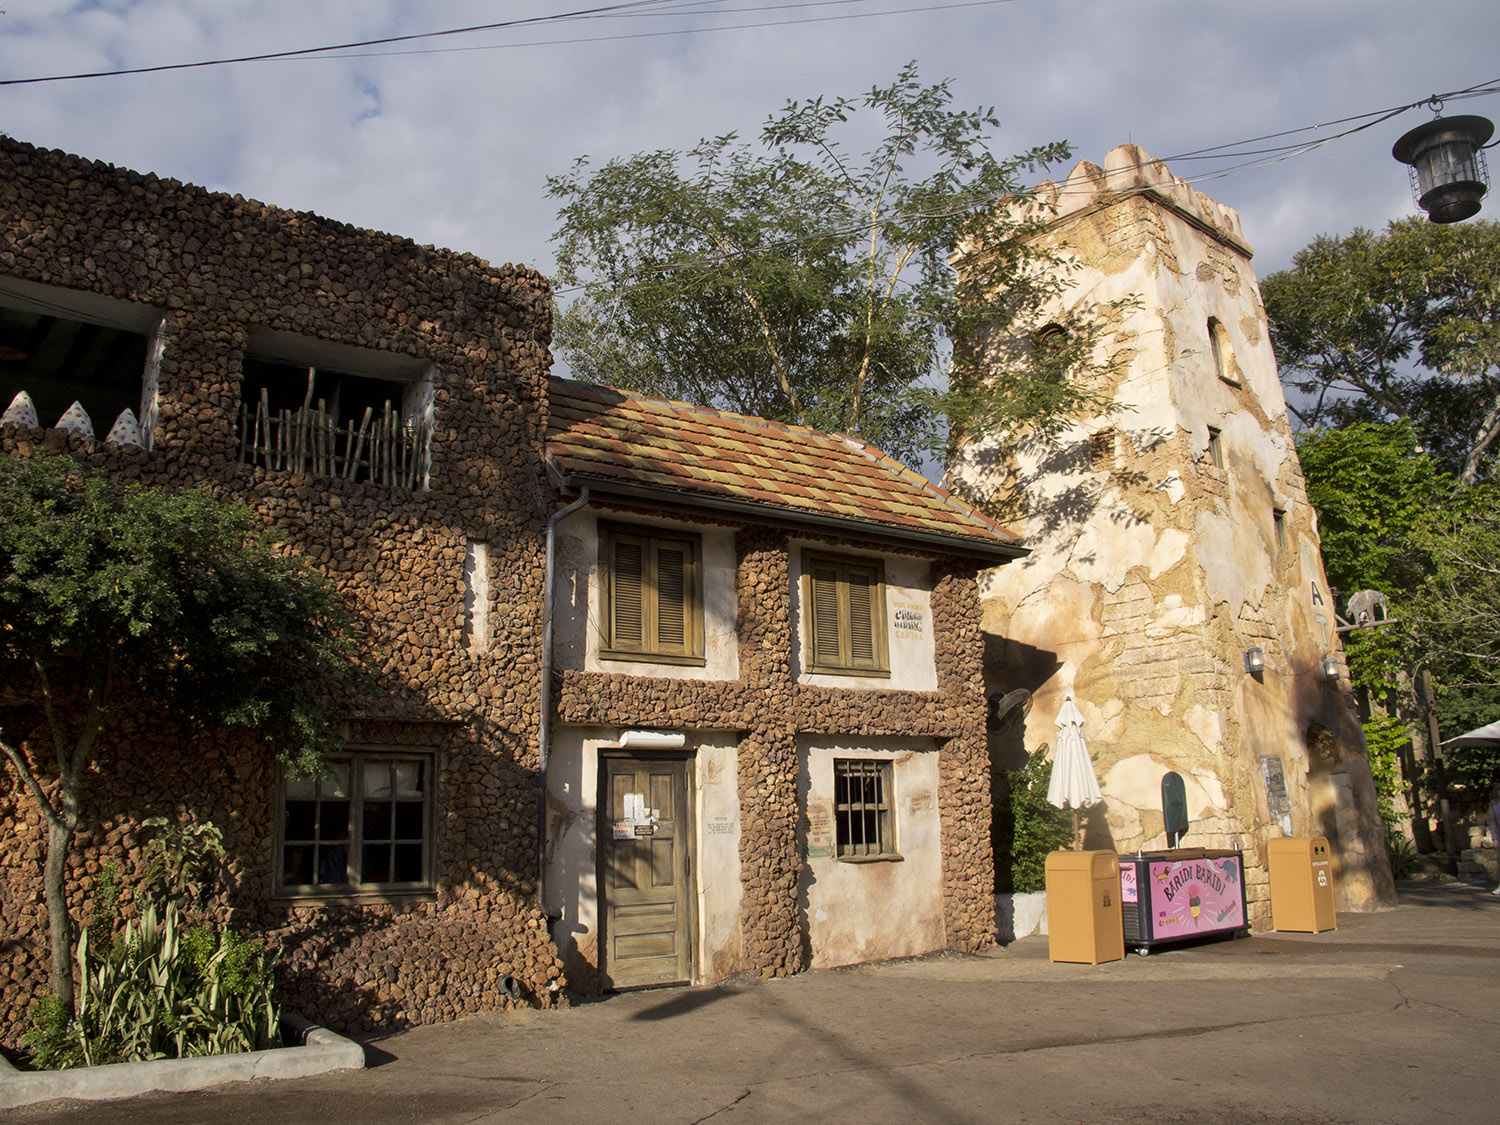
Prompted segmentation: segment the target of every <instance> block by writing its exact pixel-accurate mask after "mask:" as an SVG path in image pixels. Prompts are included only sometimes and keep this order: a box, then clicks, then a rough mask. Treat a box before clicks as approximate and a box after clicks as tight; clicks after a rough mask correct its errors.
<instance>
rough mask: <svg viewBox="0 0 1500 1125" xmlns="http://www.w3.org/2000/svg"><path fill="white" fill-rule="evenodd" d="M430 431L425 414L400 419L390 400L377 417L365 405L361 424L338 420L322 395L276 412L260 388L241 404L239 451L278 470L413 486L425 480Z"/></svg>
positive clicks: (249, 460) (253, 461) (251, 460)
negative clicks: (257, 398)
mask: <svg viewBox="0 0 1500 1125" xmlns="http://www.w3.org/2000/svg"><path fill="white" fill-rule="evenodd" d="M431 430H432V427H431V424H430V423H428V422H427V421H426V420H425V419H422V418H402V417H401V413H400V411H398V410H395V409H393V408H392V407H391V404H390V403H389V402H387V403H386V404H385V409H384V410H383V411H382V412H381V413H380V414H379V415H378V416H377V415H376V414H375V412H374V410H373V409H372V408H370V407H366V408H365V412H364V416H363V417H362V418H361V419H360V421H359V425H358V426H356V425H355V424H354V419H352V418H351V419H349V420H348V421H347V422H346V423H345V424H344V425H343V426H340V425H338V424H337V423H336V422H335V421H334V419H333V417H332V415H330V414H329V413H328V411H327V409H326V408H325V406H324V403H323V401H322V400H319V402H318V403H317V405H316V406H314V405H312V403H311V402H304V403H303V404H302V407H301V409H299V410H285V409H283V410H276V411H273V410H272V409H271V405H270V402H269V398H268V395H267V394H266V391H265V390H264V389H262V390H261V393H260V401H259V402H258V403H254V404H251V403H244V402H242V403H240V413H239V456H240V460H241V461H244V462H246V463H248V464H251V465H259V466H261V467H262V468H265V469H270V470H273V471H276V472H288V473H311V474H312V475H314V476H322V477H338V478H341V479H343V480H352V481H369V482H372V483H374V484H383V485H390V486H392V487H395V488H406V489H415V488H420V487H423V485H424V484H425V477H426V467H427V448H428V440H429V438H430V436H431Z"/></svg>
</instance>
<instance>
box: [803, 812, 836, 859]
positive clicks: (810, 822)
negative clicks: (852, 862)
mask: <svg viewBox="0 0 1500 1125" xmlns="http://www.w3.org/2000/svg"><path fill="white" fill-rule="evenodd" d="M832 857H833V817H832V816H831V815H830V814H829V812H828V806H827V805H825V804H823V802H821V801H813V800H809V801H808V802H807V858H808V859H831V858H832Z"/></svg>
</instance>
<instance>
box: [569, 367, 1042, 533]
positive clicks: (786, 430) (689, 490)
mask: <svg viewBox="0 0 1500 1125" xmlns="http://www.w3.org/2000/svg"><path fill="white" fill-rule="evenodd" d="M549 393H550V418H549V425H548V432H547V452H548V456H549V457H550V459H551V460H552V462H553V464H554V465H555V466H556V467H557V468H558V469H559V470H560V471H561V472H562V473H563V474H564V476H569V477H588V478H590V479H593V480H610V481H615V482H619V483H620V484H622V485H623V484H634V485H638V486H644V487H650V488H661V489H669V490H671V491H674V492H676V493H679V494H680V495H681V496H682V498H683V501H684V502H685V503H690V502H691V501H692V500H693V499H694V498H698V499H702V500H705V501H713V500H720V501H724V500H729V501H739V502H742V503H753V504H757V505H761V506H763V507H765V508H767V509H768V514H769V513H774V512H776V511H783V512H787V513H796V514H799V515H810V516H816V517H834V518H839V519H843V520H853V521H856V522H859V523H863V524H866V525H868V526H869V527H870V528H871V529H872V530H878V529H882V528H884V529H887V530H891V531H895V532H897V533H900V532H908V533H913V532H920V533H925V534H928V535H933V534H936V535H939V536H943V537H947V538H951V539H953V540H955V541H966V542H968V543H970V544H971V545H974V546H981V547H985V548H989V549H991V550H994V549H997V548H998V549H1002V550H1003V549H1004V548H1007V547H1016V546H1018V545H1019V541H1018V539H1017V537H1016V536H1015V534H1014V533H1012V532H1010V531H1008V530H1007V529H1005V528H1004V527H1001V526H1000V525H999V524H997V523H996V522H995V521H994V520H992V519H990V518H989V517H988V516H986V515H984V514H983V513H982V512H979V511H977V510H975V509H974V508H973V507H971V506H970V505H969V504H967V503H965V502H964V501H963V500H961V499H959V498H958V497H956V496H953V495H951V494H950V493H948V492H947V491H946V490H944V489H942V488H939V487H938V486H937V485H934V484H932V483H931V482H930V481H928V480H926V479H924V478H923V477H921V476H919V475H918V474H916V473H914V472H912V471H911V470H910V469H907V468H906V467H905V466H903V465H901V464H900V463H899V462H897V461H894V460H892V459H891V458H889V457H887V456H886V455H885V454H883V453H881V452H880V451H879V450H877V449H875V448H874V447H873V446H870V445H867V444H865V443H864V442H861V441H858V440H856V439H854V438H849V437H845V436H843V435H841V434H830V433H824V432H823V431H820V430H813V429H808V428H806V427H803V426H792V425H787V424H784V423H781V422H772V421H769V420H767V419H764V418H751V417H749V416H746V415H742V414H731V413H728V412H726V411H720V410H713V409H710V408H707V407H698V406H690V405H688V404H686V403H681V402H672V401H670V400H667V399H655V398H647V397H645V396H642V395H637V394H634V393H632V392H629V391H620V390H615V389H614V388H611V387H602V386H595V385H592V384H586V383H575V382H572V381H570V380H566V379H560V378H553V379H552V381H551V386H550V392H549Z"/></svg>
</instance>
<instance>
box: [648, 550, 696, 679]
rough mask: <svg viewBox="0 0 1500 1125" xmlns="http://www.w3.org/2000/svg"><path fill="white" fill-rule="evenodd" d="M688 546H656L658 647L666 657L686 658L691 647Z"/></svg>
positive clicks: (656, 646)
mask: <svg viewBox="0 0 1500 1125" xmlns="http://www.w3.org/2000/svg"><path fill="white" fill-rule="evenodd" d="M689 563H690V559H689V557H688V551H687V547H686V545H685V544H682V543H673V542H666V543H658V544H657V545H656V644H655V646H654V647H655V650H656V651H657V652H662V653H671V654H684V653H686V652H687V651H688V647H689V640H690V637H689V633H688V629H689V625H688V609H689V606H688V566H689Z"/></svg>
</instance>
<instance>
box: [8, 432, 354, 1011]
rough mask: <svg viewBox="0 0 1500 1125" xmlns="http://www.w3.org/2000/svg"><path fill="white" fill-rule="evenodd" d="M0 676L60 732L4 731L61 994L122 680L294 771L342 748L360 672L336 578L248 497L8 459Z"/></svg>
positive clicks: (11, 697)
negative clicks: (97, 774)
mask: <svg viewBox="0 0 1500 1125" xmlns="http://www.w3.org/2000/svg"><path fill="white" fill-rule="evenodd" d="M0 624H3V628H0V683H4V684H5V686H6V689H7V701H8V702H10V703H12V704H14V703H18V702H20V703H30V704H33V705H34V706H35V708H36V710H37V711H38V712H39V713H40V714H42V715H44V716H45V718H46V721H47V723H48V726H49V727H50V732H51V736H52V737H51V740H50V744H51V745H50V749H51V750H52V752H53V760H51V761H48V760H46V759H45V758H44V757H42V756H40V752H37V753H35V754H34V753H32V752H29V751H28V748H27V747H26V746H25V745H24V744H23V743H22V742H21V741H20V740H18V739H16V738H14V737H13V736H12V734H11V733H10V732H8V731H6V730H4V729H0V753H3V754H4V756H5V758H6V759H7V760H8V761H9V763H10V765H11V767H12V768H13V769H14V770H15V772H16V774H17V776H18V777H19V779H20V781H21V784H22V787H23V788H24V790H25V792H26V793H27V794H28V795H29V796H30V798H31V800H32V801H33V803H34V804H35V805H36V807H37V809H38V811H39V812H40V813H41V815H42V818H43V820H44V822H45V823H46V825H47V829H48V832H47V838H48V853H49V859H48V863H47V868H46V871H47V875H46V881H45V887H44V889H45V894H46V900H47V913H48V939H49V945H50V953H51V961H52V967H51V983H52V991H53V994H54V995H56V996H57V997H58V998H59V1000H60V1001H62V1002H64V1003H65V1004H66V1003H67V1002H69V1001H70V1000H71V998H72V995H73V982H72V979H71V961H70V959H69V955H68V954H69V950H70V948H71V946H72V943H73V932H72V920H71V917H70V916H69V914H68V908H67V889H66V885H65V883H64V881H63V872H64V871H65V869H66V865H65V863H64V862H63V860H62V858H61V857H60V856H58V855H57V854H56V853H57V852H58V851H59V850H61V851H62V852H64V854H65V853H66V850H67V849H68V848H70V847H71V845H72V840H73V836H74V834H75V833H76V831H77V829H78V817H79V809H80V807H81V802H82V797H83V792H84V789H85V785H86V782H87V779H88V777H89V773H90V770H91V768H96V767H97V765H98V762H99V760H100V759H99V756H98V755H97V753H96V751H97V749H98V747H97V746H96V741H97V739H98V738H99V735H100V733H101V731H102V730H103V722H104V716H105V715H106V713H107V712H108V709H109V707H110V706H111V704H112V702H113V701H114V698H115V694H116V692H117V691H118V689H119V686H120V685H122V684H128V685H130V687H132V688H133V689H134V690H135V692H136V693H138V694H139V695H140V696H143V697H145V698H148V699H151V700H154V701H156V702H158V703H160V704H161V705H162V706H164V707H165V708H166V710H167V711H168V713H170V714H171V715H173V716H175V717H176V718H177V719H178V720H180V721H181V722H182V723H184V724H187V725H199V726H205V727H218V726H242V727H247V728H250V729H252V730H254V731H255V732H256V734H257V735H258V736H259V737H260V738H262V739H263V740H264V741H265V742H266V744H267V746H268V748H270V749H271V750H272V751H273V752H274V753H276V754H277V755H279V756H280V757H281V758H282V759H283V760H284V761H286V762H288V763H289V764H291V765H293V766H294V767H296V768H301V769H311V768H315V767H316V765H317V763H318V762H319V761H320V760H321V756H322V753H323V751H324V750H325V749H327V748H329V747H331V746H333V745H335V744H336V743H337V741H338V740H337V734H336V731H335V730H334V727H333V724H332V722H331V721H330V719H329V714H330V710H331V706H330V704H331V702H332V697H333V696H334V694H335V693H336V692H337V691H339V690H340V687H341V682H342V681H343V680H344V679H345V678H347V676H348V675H349V674H350V672H351V671H352V668H353V659H352V641H351V632H352V625H351V622H350V620H349V618H348V617H347V615H346V613H345V611H344V609H343V606H342V603H341V601H340V600H339V599H338V597H337V596H336V594H335V591H334V590H333V587H332V585H331V584H330V583H329V582H328V580H327V579H326V578H324V577H323V576H322V575H321V574H320V573H319V572H318V571H316V570H315V569H314V568H313V567H312V566H311V565H310V564H308V563H307V562H305V561H304V560H303V559H300V558H298V557H296V556H294V555H291V554H288V553H287V552H285V551H284V550H283V549H282V548H281V546H280V545H279V544H278V543H277V542H276V540H275V539H274V537H272V536H271V535H269V534H266V529H265V527H264V525H263V524H262V523H261V521H260V520H259V518H258V517H257V516H256V515H255V513H254V512H253V511H251V510H250V509H249V508H248V507H246V506H245V505H243V504H238V503H229V502H226V501H223V500H219V499H217V498H215V497H214V496H213V495H212V494H211V493H209V492H208V491H207V490H206V489H184V490H182V491H178V492H168V491H164V490H160V489H151V488H146V487H143V486H141V485H129V486H125V487H119V486H117V485H116V484H114V483H113V482H111V481H110V480H109V479H108V478H107V477H106V476H105V475H103V474H101V473H97V472H93V471H90V470H88V469H86V468H84V467H82V466H80V465H78V464H77V463H76V462H74V461H73V460H72V459H71V458H69V457H66V456H61V455H53V454H46V453H36V454H33V455H30V456H24V457H22V456H15V457H0Z"/></svg>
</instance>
